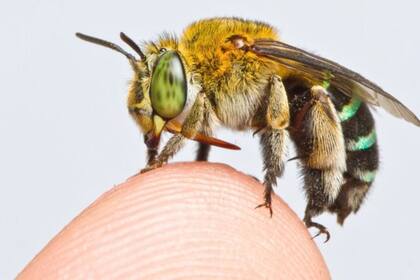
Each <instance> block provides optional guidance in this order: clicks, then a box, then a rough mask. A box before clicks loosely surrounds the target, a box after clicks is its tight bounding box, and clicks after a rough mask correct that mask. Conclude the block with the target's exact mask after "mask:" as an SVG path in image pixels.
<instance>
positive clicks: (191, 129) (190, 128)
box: [141, 93, 207, 173]
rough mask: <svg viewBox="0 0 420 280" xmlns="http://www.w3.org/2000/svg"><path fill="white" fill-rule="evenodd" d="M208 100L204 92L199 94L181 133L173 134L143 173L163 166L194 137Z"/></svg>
mask: <svg viewBox="0 0 420 280" xmlns="http://www.w3.org/2000/svg"><path fill="white" fill-rule="evenodd" d="M206 100H207V99H206V97H205V95H204V94H202V93H201V94H198V96H197V99H196V100H195V102H194V105H193V107H192V108H191V111H190V113H189V114H188V116H187V117H186V119H185V121H184V123H183V125H182V129H181V133H177V134H175V135H173V136H172V137H171V138H170V139H169V140H168V142H167V143H166V145H165V146H164V147H163V149H162V151H161V152H160V153H159V155H158V156H157V157H156V158H155V159H154V160H152V161H151V162H150V163H149V164H148V165H147V166H146V168H144V169H143V170H141V173H144V172H147V171H150V170H153V169H155V168H158V167H161V166H162V165H163V164H165V163H167V162H168V160H169V159H170V158H171V157H173V156H174V155H175V154H176V153H177V152H178V151H179V150H180V149H181V148H182V146H183V145H184V144H185V140H186V139H187V138H193V137H194V135H195V134H196V133H197V132H198V131H199V130H200V129H201V126H202V123H203V118H204V111H205V109H206V106H205V103H206Z"/></svg>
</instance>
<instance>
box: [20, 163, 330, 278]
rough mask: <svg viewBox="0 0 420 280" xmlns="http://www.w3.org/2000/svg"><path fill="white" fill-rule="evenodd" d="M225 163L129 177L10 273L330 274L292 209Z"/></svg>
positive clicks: (54, 275) (106, 275)
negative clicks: (267, 201) (265, 200)
mask: <svg viewBox="0 0 420 280" xmlns="http://www.w3.org/2000/svg"><path fill="white" fill-rule="evenodd" d="M262 191H263V186H262V185H261V184H260V183H258V182H257V181H256V180H254V179H253V178H251V177H249V176H246V175H244V174H242V173H240V172H238V171H236V170H234V169H232V168H230V167H228V166H226V165H221V164H212V163H203V162H201V163H200V162H195V163H179V164H170V165H166V166H165V167H163V168H159V169H156V170H153V171H151V172H148V173H145V174H141V175H138V176H135V177H132V178H130V179H129V180H128V181H126V182H125V183H123V184H121V185H119V186H117V187H115V188H113V189H111V190H110V191H108V192H107V193H105V194H104V195H102V196H101V197H100V198H99V199H98V200H97V201H95V202H94V203H93V204H92V205H90V206H89V207H88V208H87V209H85V210H84V211H83V212H82V213H81V214H80V215H79V216H77V217H76V218H75V219H74V220H73V221H72V222H71V223H70V224H69V225H67V226H66V227H65V228H64V229H63V230H62V231H61V232H60V233H59V234H58V235H57V236H56V237H54V238H53V239H52V240H51V241H50V242H49V243H48V244H47V246H46V247H45V248H44V249H43V250H42V251H41V252H40V253H39V254H38V255H37V256H36V257H35V258H34V259H33V260H32V261H31V262H30V263H29V264H28V265H27V266H26V267H25V269H24V270H23V271H22V272H21V273H20V274H19V275H18V277H17V279H58V278H66V279H86V278H89V279H104V278H106V279H133V278H136V279H198V278H200V279H330V276H329V273H328V269H327V267H326V265H325V262H324V260H323V258H322V256H321V254H320V252H319V250H318V248H317V247H316V245H315V244H314V242H313V241H312V239H311V237H310V235H309V233H308V231H307V230H306V228H305V226H304V225H303V223H302V222H301V220H300V219H299V217H297V215H296V214H295V213H294V212H293V211H292V210H291V209H290V208H289V207H288V206H287V205H286V204H285V203H284V202H283V201H282V200H281V199H280V198H278V197H277V196H274V197H273V201H272V202H273V211H274V215H273V217H272V218H270V217H269V215H268V214H267V212H266V210H265V209H254V208H255V206H256V205H257V204H258V203H259V202H260V197H261V192H262Z"/></svg>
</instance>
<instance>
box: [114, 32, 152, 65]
mask: <svg viewBox="0 0 420 280" xmlns="http://www.w3.org/2000/svg"><path fill="white" fill-rule="evenodd" d="M120 38H121V40H123V41H124V42H125V43H126V44H127V45H129V46H130V47H131V48H132V49H133V50H134V51H135V52H136V53H137V54H138V55H139V56H140V59H141V60H142V61H144V62H145V61H146V56H145V55H144V53H143V52H142V51H141V49H140V47H139V46H138V45H137V44H136V43H135V42H134V41H133V40H132V39H131V38H130V37H128V36H127V35H125V34H124V32H120Z"/></svg>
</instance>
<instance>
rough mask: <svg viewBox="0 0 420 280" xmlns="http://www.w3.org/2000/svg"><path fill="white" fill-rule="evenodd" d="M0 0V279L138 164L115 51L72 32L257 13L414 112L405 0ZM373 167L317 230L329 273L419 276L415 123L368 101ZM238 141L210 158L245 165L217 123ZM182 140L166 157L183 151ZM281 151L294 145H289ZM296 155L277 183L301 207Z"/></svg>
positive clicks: (414, 37)
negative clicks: (374, 173) (356, 198)
mask: <svg viewBox="0 0 420 280" xmlns="http://www.w3.org/2000/svg"><path fill="white" fill-rule="evenodd" d="M5 2H6V1H2V3H1V4H0V21H1V24H0V35H1V48H0V50H1V51H0V82H1V84H0V86H1V91H0V96H1V99H0V100H1V103H0V133H1V134H0V135H1V136H0V190H1V195H0V227H1V228H0V278H1V279H11V278H13V277H14V276H16V274H17V273H18V272H19V271H20V270H21V269H22V268H23V267H24V266H25V264H27V263H28V262H29V261H30V260H31V259H32V258H33V256H34V255H35V254H36V253H37V252H38V251H40V250H41V249H42V248H43V247H44V246H45V245H46V243H47V242H48V241H49V240H50V239H51V238H52V237H53V236H54V235H55V234H56V233H57V232H58V231H60V230H61V229H62V228H63V227H64V226H65V225H66V224H67V223H68V222H69V221H70V220H71V219H72V218H73V217H75V216H76V215H77V214H78V213H79V212H80V211H81V210H82V209H84V208H85V207H86V206H88V205H89V204H90V203H91V202H92V201H93V200H94V199H95V198H97V197H98V196H99V195H100V194H101V193H103V192H105V191H106V190H108V189H109V188H111V187H112V186H113V185H114V184H118V183H120V182H122V181H124V180H125V179H126V178H127V177H128V176H130V175H133V174H134V173H136V172H137V171H138V170H139V169H140V168H141V167H142V166H143V165H144V155H143V154H144V151H145V148H144V146H143V144H142V141H141V137H140V135H139V133H138V131H137V128H136V126H135V125H134V123H133V122H132V121H131V119H130V118H129V116H128V113H127V110H126V106H125V97H126V91H127V81H128V79H129V78H130V77H131V74H132V73H131V69H130V67H129V65H128V63H127V61H126V59H125V58H124V57H123V56H121V55H120V54H117V53H115V52H112V51H109V50H107V49H105V48H101V47H97V46H94V45H90V44H87V43H85V42H82V41H80V40H78V39H76V37H75V36H74V33H75V32H76V31H80V32H85V33H87V34H92V35H96V36H100V37H102V38H105V39H108V40H112V41H118V34H119V32H120V31H124V32H126V33H127V34H129V35H130V36H132V37H133V38H136V39H138V41H140V40H149V39H153V38H156V37H157V35H158V34H159V33H160V32H162V31H165V30H166V31H174V32H176V33H178V34H179V33H180V32H181V31H182V29H183V28H184V27H185V26H186V25H187V24H189V23H190V22H192V21H194V20H196V19H200V18H204V17H212V16H231V15H235V16H240V17H246V18H250V19H258V20H262V21H266V22H268V23H271V24H272V25H274V26H276V27H278V29H279V31H280V32H281V35H282V37H283V39H284V40H285V41H286V42H288V43H292V44H295V45H297V46H299V47H302V48H305V49H306V50H309V51H313V52H315V53H317V54H320V55H323V56H325V57H328V58H331V59H333V60H336V61H337V62H339V63H341V64H344V65H346V66H348V67H349V68H351V69H354V70H356V71H358V72H360V73H362V74H364V75H365V76H366V77H368V78H369V79H371V80H373V81H375V82H377V83H378V84H380V85H381V86H382V87H383V88H385V89H386V90H388V91H389V92H391V93H393V95H395V96H396V97H397V98H398V99H400V100H401V101H403V102H404V103H406V104H407V105H408V106H409V107H410V108H411V109H412V110H413V111H414V112H416V113H417V115H419V114H420V101H419V100H420V78H419V67H420V53H419V52H420V35H419V31H418V28H419V26H420V19H419V14H418V11H419V8H420V7H419V6H418V4H417V2H416V1H402V0H400V1H387V2H386V3H385V1H381V0H377V1H369V3H367V2H368V1H362V0H358V1H355V0H353V1H347V4H345V3H344V2H343V1H306V2H303V1H263V0H258V1H245V0H241V1H237V2H235V1H226V0H224V1H216V0H212V1H202V2H201V1H200V2H199V1H179V0H178V1H167V2H165V1H152V2H147V3H141V1H131V2H130V1H113V2H114V3H113V4H109V3H105V1H99V0H97V1H41V0H39V1H8V2H7V3H8V4H6V3H5ZM375 115H376V117H377V118H376V119H377V127H378V139H379V144H380V151H381V162H382V165H381V170H380V173H379V174H378V177H377V180H376V182H375V186H374V189H373V191H372V192H371V193H370V196H369V199H368V201H367V203H366V204H365V205H364V207H362V209H361V211H360V212H359V213H358V215H357V216H351V217H350V218H349V219H348V221H347V223H346V225H345V226H344V228H341V227H340V226H338V225H336V223H335V218H334V217H332V216H330V215H324V216H322V217H320V218H318V219H317V220H318V221H320V222H321V223H323V224H325V225H327V226H328V227H329V229H330V232H331V233H332V239H331V241H330V242H328V243H327V244H322V243H321V240H317V242H318V244H319V246H320V249H321V251H322V253H323V255H324V257H325V259H326V261H327V264H328V266H329V269H330V271H331V274H332V276H333V278H334V279H414V278H416V277H419V275H420V258H419V256H418V253H419V252H420V245H419V236H420V226H419V217H418V214H419V213H420V205H419V195H420V190H419V188H420V183H419V179H418V176H419V173H420V172H419V171H420V169H419V156H420V155H419V143H420V129H419V128H417V127H415V126H413V125H411V124H408V123H406V122H403V121H401V120H397V119H395V118H393V117H391V116H390V115H389V114H387V113H386V112H384V111H383V110H381V109H379V110H378V112H377V113H376V114H375ZM218 136H219V137H220V138H222V139H226V140H229V141H232V142H234V143H236V144H238V145H240V146H241V147H242V148H243V150H242V151H240V152H231V151H225V150H219V149H214V150H213V152H212V153H211V157H210V160H211V161H216V162H224V163H228V164H230V165H232V166H234V167H235V168H237V169H238V170H241V171H243V172H245V173H248V174H253V175H256V176H258V177H260V178H261V177H262V176H261V175H262V174H261V171H260V170H261V160H260V156H259V147H258V141H257V139H253V138H252V136H251V134H250V133H232V132H229V131H226V130H221V131H219V133H218ZM194 150H195V146H193V145H189V146H187V147H186V148H185V149H184V150H183V151H182V152H181V154H180V155H179V156H177V157H176V159H175V160H177V161H180V160H190V159H192V158H193V151H194ZM289 156H290V157H291V156H293V150H292V151H291V152H290V155H289ZM301 190H302V189H301V184H300V180H299V179H298V172H297V170H296V167H295V163H289V164H287V170H286V174H285V176H284V177H283V178H282V179H281V180H280V181H279V187H278V189H277V191H278V193H279V194H280V195H281V196H282V197H283V198H284V199H285V200H286V201H287V202H288V203H289V205H290V206H291V207H292V208H293V209H295V211H296V212H297V213H298V214H299V215H300V216H302V214H303V209H304V206H305V200H304V195H303V193H302V191H301Z"/></svg>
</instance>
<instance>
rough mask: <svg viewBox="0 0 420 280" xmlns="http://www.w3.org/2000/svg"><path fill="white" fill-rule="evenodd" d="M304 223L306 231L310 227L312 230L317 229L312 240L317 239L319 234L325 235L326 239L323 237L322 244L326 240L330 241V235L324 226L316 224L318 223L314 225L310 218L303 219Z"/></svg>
mask: <svg viewBox="0 0 420 280" xmlns="http://www.w3.org/2000/svg"><path fill="white" fill-rule="evenodd" d="M304 222H305V225H306V227H307V228H308V229H309V228H311V227H314V228H317V229H318V230H319V231H318V233H317V234H315V235H314V236H313V237H312V239H314V238H316V237H318V236H319V235H321V234H325V236H326V237H325V241H324V243H327V242H328V240H330V237H331V235H330V233H329V232H328V229H327V228H326V227H325V226H323V225H321V224H318V223H315V222H312V220H311V219H310V218H305V219H304Z"/></svg>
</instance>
